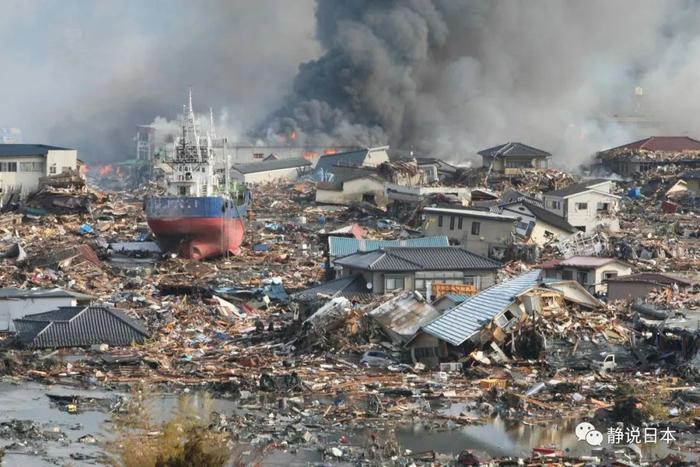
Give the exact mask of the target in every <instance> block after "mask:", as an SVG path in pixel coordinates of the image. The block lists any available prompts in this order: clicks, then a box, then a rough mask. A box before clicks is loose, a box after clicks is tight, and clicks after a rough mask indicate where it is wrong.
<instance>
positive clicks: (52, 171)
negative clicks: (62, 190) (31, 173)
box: [49, 164, 56, 175]
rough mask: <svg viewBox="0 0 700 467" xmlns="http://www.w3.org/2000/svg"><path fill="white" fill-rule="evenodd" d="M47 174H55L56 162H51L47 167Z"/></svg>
mask: <svg viewBox="0 0 700 467" xmlns="http://www.w3.org/2000/svg"><path fill="white" fill-rule="evenodd" d="M49 174H51V175H55V174H56V164H51V166H50V167H49Z"/></svg>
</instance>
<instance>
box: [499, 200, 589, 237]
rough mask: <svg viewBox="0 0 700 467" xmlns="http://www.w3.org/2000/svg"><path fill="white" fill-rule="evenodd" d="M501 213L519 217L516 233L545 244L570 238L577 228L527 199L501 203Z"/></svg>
mask: <svg viewBox="0 0 700 467" xmlns="http://www.w3.org/2000/svg"><path fill="white" fill-rule="evenodd" d="M498 209H499V211H498V212H500V214H504V215H506V216H512V217H515V218H517V219H518V222H517V223H516V224H515V233H516V234H518V235H519V236H520V237H522V238H524V239H525V240H526V241H530V242H532V243H535V244H537V245H539V246H544V245H546V244H547V243H549V242H551V241H552V240H556V239H563V238H568V237H570V236H571V235H572V234H574V233H576V231H577V230H576V229H575V228H574V227H573V226H572V225H571V224H569V223H568V222H567V221H566V219H564V218H563V217H561V216H559V215H557V214H555V213H553V212H552V211H548V210H546V209H544V208H543V207H541V206H538V205H537V204H535V203H533V202H531V201H529V200H527V199H523V200H518V201H513V202H510V203H505V204H501V205H500V206H499V207H498Z"/></svg>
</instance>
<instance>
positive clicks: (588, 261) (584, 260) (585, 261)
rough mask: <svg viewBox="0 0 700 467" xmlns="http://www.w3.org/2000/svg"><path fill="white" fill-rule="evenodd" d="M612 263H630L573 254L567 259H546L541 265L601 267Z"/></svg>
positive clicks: (549, 266) (552, 267)
mask: <svg viewBox="0 0 700 467" xmlns="http://www.w3.org/2000/svg"><path fill="white" fill-rule="evenodd" d="M610 263H620V264H623V265H625V266H629V264H627V263H625V262H624V261H622V260H619V259H617V258H602V257H600V256H572V257H571V258H567V259H553V260H551V261H546V262H544V263H542V264H541V265H540V267H541V268H543V269H554V268H557V267H571V268H587V269H593V268H599V267H601V266H605V265H606V264H610Z"/></svg>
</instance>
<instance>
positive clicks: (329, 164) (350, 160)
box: [314, 146, 389, 172]
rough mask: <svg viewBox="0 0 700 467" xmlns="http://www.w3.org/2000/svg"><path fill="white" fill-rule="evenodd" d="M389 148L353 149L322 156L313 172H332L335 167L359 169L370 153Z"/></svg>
mask: <svg viewBox="0 0 700 467" xmlns="http://www.w3.org/2000/svg"><path fill="white" fill-rule="evenodd" d="M387 149H389V146H380V147H376V148H363V149H355V150H352V151H346V152H339V153H336V154H324V155H322V156H321V157H319V158H318V161H317V162H316V166H315V167H314V170H317V171H318V170H323V171H325V172H334V169H335V167H336V166H338V165H340V166H355V167H359V166H361V165H363V164H364V163H365V159H366V158H367V155H369V153H370V152H372V151H382V150H383V151H386V150H387Z"/></svg>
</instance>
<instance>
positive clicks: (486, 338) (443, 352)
mask: <svg viewBox="0 0 700 467" xmlns="http://www.w3.org/2000/svg"><path fill="white" fill-rule="evenodd" d="M541 276H542V271H541V270H539V269H537V270H533V271H530V272H527V273H525V274H522V275H520V276H517V277H515V278H513V279H510V280H507V281H504V282H502V283H500V284H497V285H494V286H493V287H490V288H488V289H486V290H484V291H482V292H481V293H478V294H476V295H474V296H471V297H466V298H465V299H464V300H463V301H462V303H460V304H459V305H457V306H455V307H454V308H452V309H449V310H447V311H445V312H444V314H442V315H441V316H440V317H438V318H436V319H435V320H433V321H431V322H430V323H428V324H426V325H424V326H422V328H421V329H420V330H419V331H417V332H416V334H415V335H414V336H413V337H412V338H411V339H410V340H409V341H407V342H406V346H407V347H409V348H410V354H411V355H412V357H413V359H414V360H413V361H415V362H421V363H423V364H425V365H426V366H428V367H433V368H434V367H437V366H438V365H439V363H440V362H443V361H454V360H458V361H466V360H469V359H474V360H478V361H480V362H482V363H487V364H488V363H489V362H490V361H491V360H498V361H502V360H507V359H508V358H509V357H508V356H507V355H506V351H508V352H509V353H510V354H511V355H513V354H515V353H517V351H518V350H517V347H518V345H519V343H518V342H517V341H518V338H519V337H520V333H521V332H523V329H524V327H523V326H524V325H529V326H531V327H532V328H533V329H534V332H535V333H538V332H539V331H537V329H536V328H537V323H538V322H539V317H541V316H542V315H545V314H550V313H556V310H557V309H562V308H563V307H565V306H566V305H565V302H566V303H568V304H569V306H576V307H585V308H589V309H593V308H596V307H599V306H600V305H601V303H600V301H599V300H598V299H596V298H595V297H593V296H592V295H591V294H590V293H588V292H587V291H586V290H585V289H584V288H583V287H581V285H580V284H578V283H576V282H574V281H558V282H546V281H543V279H542V277H541ZM436 311H437V310H436ZM437 312H438V313H439V311H437ZM537 338H538V339H539V338H541V339H542V341H544V338H543V337H541V336H540V335H539V334H538V335H537ZM529 345H535V344H532V343H529ZM537 345H541V346H543V347H544V346H546V342H540V343H538V344H536V345H535V347H537ZM483 349H486V350H487V351H488V353H489V354H490V356H487V354H486V353H485V352H484V351H483ZM504 350H505V351H504Z"/></svg>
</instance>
